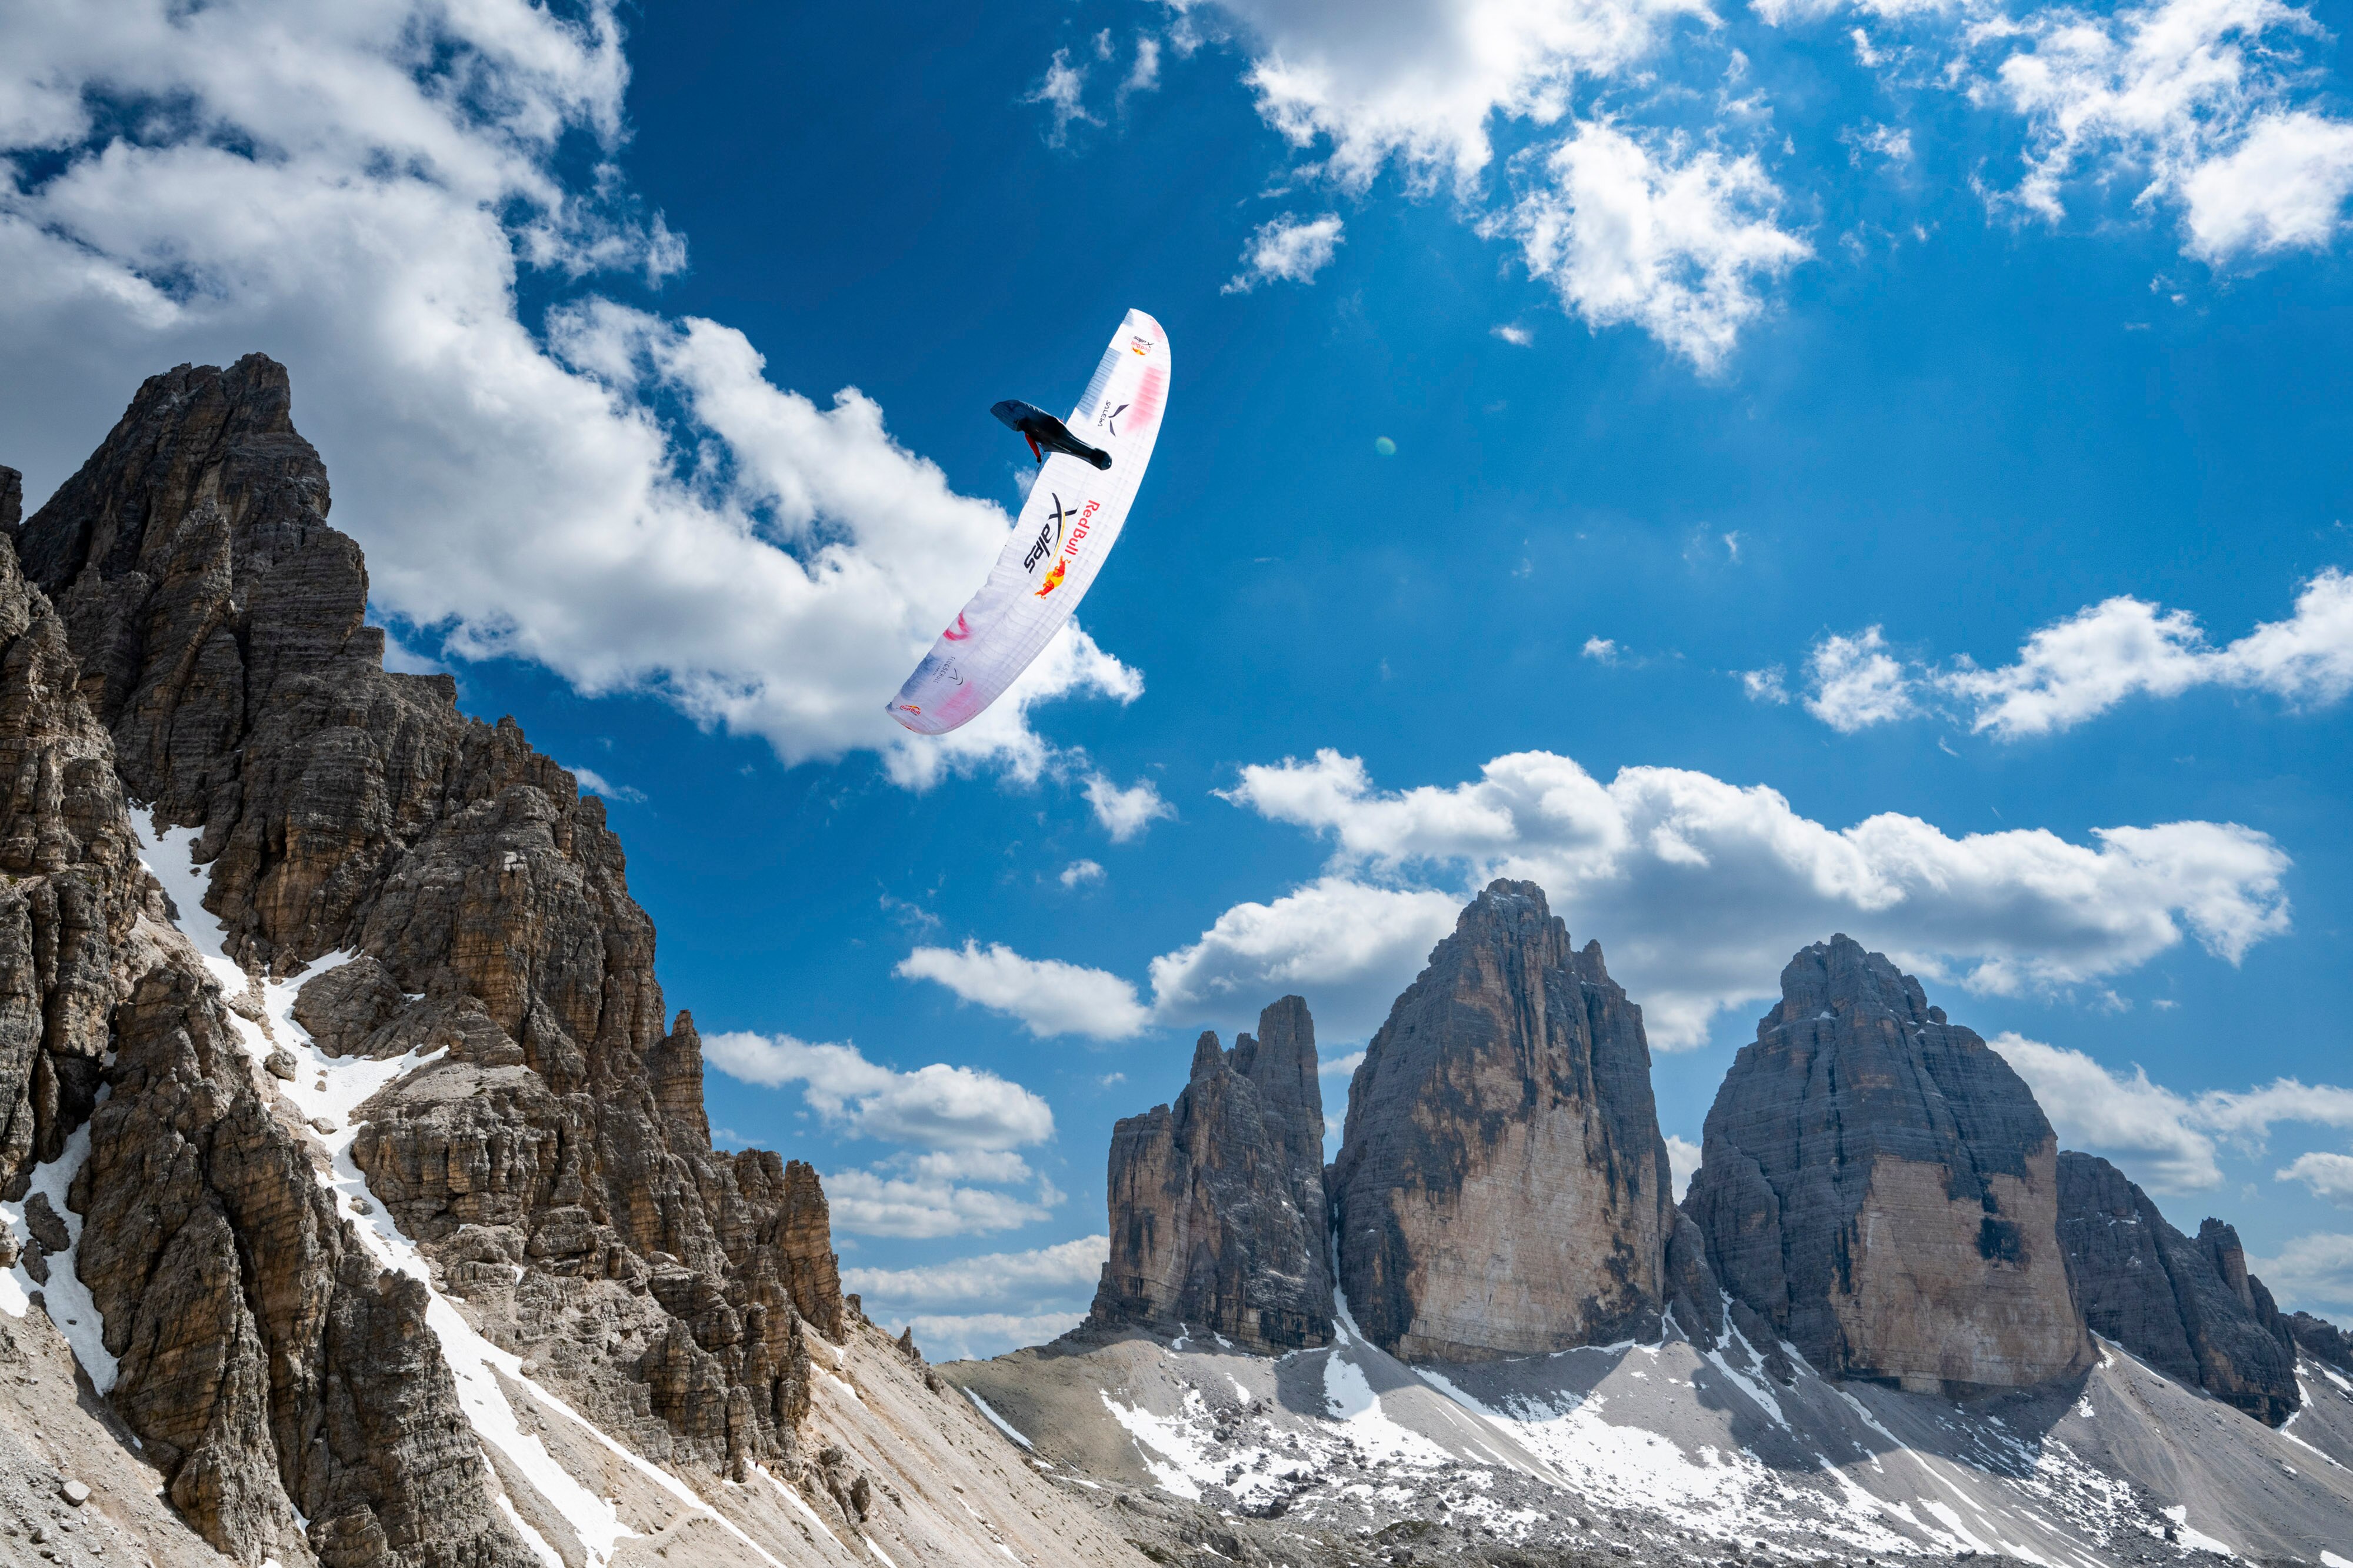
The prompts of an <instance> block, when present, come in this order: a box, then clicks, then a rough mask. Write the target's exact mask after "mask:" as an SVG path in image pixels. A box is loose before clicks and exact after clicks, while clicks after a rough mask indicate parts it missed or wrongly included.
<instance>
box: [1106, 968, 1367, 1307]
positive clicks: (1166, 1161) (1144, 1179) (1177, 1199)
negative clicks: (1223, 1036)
mask: <svg viewBox="0 0 2353 1568" xmlns="http://www.w3.org/2000/svg"><path fill="white" fill-rule="evenodd" d="M1105 1186H1106V1191H1107V1194H1108V1199H1109V1205H1110V1211H1111V1213H1110V1220H1111V1257H1110V1258H1109V1260H1108V1261H1106V1262H1105V1263H1104V1264H1103V1282H1102V1284H1101V1286H1100V1287H1099V1288H1098V1289H1097V1290H1096V1292H1095V1300H1094V1306H1093V1310H1092V1311H1091V1312H1090V1313H1089V1314H1088V1327H1089V1328H1090V1329H1092V1330H1094V1331H1106V1330H1112V1329H1118V1328H1126V1327H1135V1328H1145V1329H1151V1330H1154V1331H1159V1332H1163V1333H1173V1332H1177V1331H1191V1332H1194V1333H1198V1334H1221V1335H1223V1336H1225V1337H1226V1338H1227V1339H1229V1340H1231V1341H1233V1342H1236V1343H1238V1344H1240V1345H1241V1346H1243V1347H1244V1348H1245V1349H1249V1350H1253V1351H1260V1352H1282V1351H1287V1350H1298V1349H1301V1348H1303V1347H1305V1346H1310V1345H1321V1344H1328V1343H1330V1342H1331V1339H1332V1275H1331V1269H1330V1268H1329V1266H1328V1264H1327V1262H1326V1259H1327V1257H1328V1255H1329V1248H1328V1247H1326V1245H1325V1240H1324V1211H1325V1201H1324V1093H1323V1089H1322V1088H1321V1086H1320V1084H1319V1083H1318V1081H1317V1079H1316V1063H1315V1024H1314V1019H1312V1018H1311V1017H1309V1016H1308V1013H1307V1004H1306V1003H1305V1002H1304V1001H1303V1000H1301V999H1300V998H1299V997H1297V996H1285V997H1284V998H1282V1000H1281V1001H1279V1002H1277V1003H1275V1004H1273V1005H1271V1006H1270V1007H1268V1008H1267V1009H1266V1010H1265V1011H1264V1012H1262V1013H1261V1014H1260V1015H1259V1021H1258V1033H1257V1034H1256V1035H1255V1036H1252V1035H1242V1036H1240V1037H1237V1038H1236V1039H1235V1041H1234V1046H1233V1049H1231V1050H1230V1051H1229V1050H1223V1049H1220V1048H1219V1045H1218V1037H1217V1036H1216V1035H1214V1034H1204V1035H1203V1036H1202V1037H1200V1040H1199V1041H1198V1044H1197V1045H1196V1046H1195V1047H1194V1050H1193V1069H1192V1074H1191V1077H1190V1079H1189V1080H1188V1081H1187V1084H1186V1085H1185V1088H1184V1089H1183V1090H1181V1091H1180V1092H1179V1093H1178V1094H1177V1096H1176V1100H1175V1102H1174V1104H1173V1105H1155V1106H1154V1107H1153V1108H1152V1109H1151V1110H1148V1111H1146V1112H1145V1114H1143V1115H1141V1116H1130V1117H1125V1118H1123V1119H1122V1120H1121V1121H1120V1122H1119V1123H1118V1125H1117V1126H1116V1127H1114V1128H1113V1131H1112V1142H1111V1161H1110V1169H1109V1173H1108V1176H1107V1179H1106V1183H1105Z"/></svg>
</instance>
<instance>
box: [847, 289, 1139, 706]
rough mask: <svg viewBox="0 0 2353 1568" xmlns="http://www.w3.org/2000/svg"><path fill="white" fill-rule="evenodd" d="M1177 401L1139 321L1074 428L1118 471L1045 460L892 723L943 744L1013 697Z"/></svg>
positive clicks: (1091, 575)
mask: <svg viewBox="0 0 2353 1568" xmlns="http://www.w3.org/2000/svg"><path fill="white" fill-rule="evenodd" d="M1167 402H1168V337H1167V334H1166V332H1164V331H1161V330H1160V323H1159V322H1157V321H1154V320H1153V319H1152V318H1151V317H1149V316H1147V315H1145V313H1144V312H1143V311H1141V310H1130V311H1129V312H1128V313H1127V319H1126V320H1125V321H1122V322H1121V323H1120V325H1119V331H1116V332H1114V333H1113V334H1112V340H1111V346H1110V347H1109V348H1106V349H1105V350H1104V351H1103V360H1102V363H1099V364H1097V365H1096V366H1095V374H1094V375H1093V376H1092V378H1091V379H1090V380H1089V381H1088V382H1087V389H1086V391H1085V393H1084V394H1083V395H1081V397H1080V398H1079V405H1078V406H1077V407H1076V408H1074V409H1072V410H1071V417H1070V420H1069V422H1068V423H1069V426H1070V428H1069V434H1071V435H1072V436H1075V437H1078V439H1079V442H1081V443H1085V444H1090V445H1092V447H1097V448H1099V449H1100V450H1101V451H1102V452H1103V453H1105V454H1107V455H1108V456H1109V457H1110V458H1111V466H1110V467H1109V468H1096V467H1095V466H1094V465H1093V464H1092V463H1090V462H1088V461H1086V460H1085V459H1083V458H1078V457H1074V456H1071V455H1070V454H1069V453H1066V452H1061V451H1056V452H1054V453H1052V455H1050V456H1049V457H1048V458H1046V461H1045V465H1044V467H1042V468H1039V470H1038V480H1037V483H1036V484H1035V485H1033V486H1032V487H1031V488H1030V490H1029V504H1027V505H1026V506H1024V507H1023V508H1022V509H1021V517H1020V521H1018V522H1017V523H1016V524H1015V525H1014V529H1013V535H1012V537H1011V538H1010V539H1008V540H1007V541H1006V542H1005V549H1004V551H1003V552H1001V553H1000V554H999V555H998V556H997V565H996V566H995V567H994V568H993V569H992V570H991V571H990V572H989V574H988V581H987V582H986V583H983V584H981V585H980V592H978V593H977V594H975V595H973V596H972V599H971V602H970V603H968V604H966V605H965V607H964V613H963V614H961V615H959V616H956V618H955V620H954V621H953V622H951V623H950V624H949V626H948V628H947V630H945V631H944V632H942V633H941V634H940V636H939V640H938V641H937V642H934V644H933V645H932V651H931V652H930V653H928V654H926V655H924V657H923V663H921V664H919V665H917V666H916V667H915V673H914V674H913V675H911V676H909V677H907V683H906V684H905V685H904V686H902V687H901V688H899V695H898V696H896V697H894V698H892V700H891V704H890V707H891V717H892V718H893V719H896V720H897V721H899V722H900V723H902V724H904V725H905V726H906V727H907V728H908V729H910V730H913V731H917V732H919V733H922V734H926V735H940V734H944V733H946V732H947V731H950V730H953V729H955V728H956V727H957V726H958V725H961V724H964V723H966V722H968V721H971V720H972V719H973V718H974V717H976V715H978V714H979V713H980V712H981V711H982V710H984V709H986V708H987V706H988V705H989V704H990V703H992V702H994V701H996V700H997V698H999V697H1000V696H1002V695H1004V693H1005V689H1006V688H1008V687H1009V686H1011V685H1012V684H1013V682H1014V680H1015V679H1016V678H1017V677H1018V676H1019V675H1020V673H1021V672H1022V671H1023V670H1025V669H1027V668H1029V662H1030V660H1032V659H1034V658H1037V657H1038V655H1039V653H1041V652H1042V651H1044V649H1045V647H1046V644H1047V643H1048V642H1049V641H1050V640H1051V639H1052V637H1053V636H1054V634H1055V633H1056V632H1059V631H1060V630H1061V629H1062V626H1063V623H1064V622H1066V621H1068V620H1069V619H1070V618H1071V612H1072V611H1073V610H1075V609H1077V608H1078V607H1079V601H1080V600H1081V599H1083V598H1085V597H1086V596H1087V590H1088V589H1089V588H1090V587H1092V585H1093V584H1094V580H1095V574H1096V573H1097V572H1100V571H1101V570H1103V558H1104V557H1105V556H1107V555H1109V554H1110V553H1111V547H1112V546H1113V544H1114V543H1116V542H1118V541H1119V531H1120V529H1121V527H1122V526H1123V525H1124V524H1125V522H1126V521H1127V509H1128V507H1129V505H1130V504H1131V503H1133V502H1134V500H1135V488H1136V486H1137V485H1138V484H1140V483H1141V482H1142V481H1143V479H1144V470H1145V466H1146V465H1147V464H1149V463H1150V462H1151V461H1152V446H1153V443H1154V442H1155V441H1156V440H1158V439H1159V437H1160V415H1161V411H1162V410H1163V409H1164V408H1165V407H1166V405H1167ZM1015 406H1017V407H1018V406H1020V405H1015Z"/></svg>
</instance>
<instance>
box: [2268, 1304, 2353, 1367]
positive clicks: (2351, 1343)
mask: <svg viewBox="0 0 2353 1568" xmlns="http://www.w3.org/2000/svg"><path fill="white" fill-rule="evenodd" d="M2283 1321H2284V1322H2285V1323H2286V1324H2287V1331H2288V1337H2289V1338H2291V1339H2293V1340H2294V1341H2295V1342H2296V1344H2297V1345H2298V1346H2300V1347H2302V1349H2303V1351H2304V1352H2305V1353H2306V1355H2309V1356H2311V1357H2313V1358H2314V1359H2315V1360H2317V1361H2325V1362H2327V1363H2328V1364H2329V1365H2331V1366H2333V1367H2335V1368H2336V1369H2337V1371H2339V1372H2341V1373H2348V1374H2353V1334H2348V1333H2347V1332H2346V1331H2344V1330H2343V1329H2340V1328H2338V1327H2337V1325H2336V1324H2335V1323H2332V1322H2330V1321H2328V1320H2327V1319H2326V1318H2316V1317H2314V1316H2313V1315H2312V1314H2311V1313H2310V1312H2290V1313H2288V1314H2287V1316H2286V1317H2285V1318H2284V1320H2283Z"/></svg>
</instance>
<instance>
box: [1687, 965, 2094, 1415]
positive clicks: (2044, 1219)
mask: <svg viewBox="0 0 2353 1568" xmlns="http://www.w3.org/2000/svg"><path fill="white" fill-rule="evenodd" d="M1701 1158H1702V1163H1701V1167H1700V1170H1699V1172H1698V1173H1697V1174H1695V1175H1694V1177H1693V1179H1692V1184H1691V1189H1690V1191H1689V1193H1688V1194H1686V1195H1685V1197H1684V1200H1683V1207H1684V1210H1685V1212H1686V1213H1688V1214H1690V1215H1692V1217H1693V1218H1694V1220H1695V1221H1696V1222H1697V1223H1698V1225H1699V1227H1700V1230H1701V1232H1702V1233H1703V1235H1704V1237H1705V1238H1706V1241H1707V1247H1708V1258H1709V1262H1710V1264H1711V1265H1712V1266H1713V1267H1714V1268H1715V1273H1716V1275H1717V1277H1718V1278H1719V1279H1721V1280H1722V1281H1723V1283H1724V1286H1725V1289H1726V1290H1728V1291H1729V1292H1730V1293H1731V1294H1732V1296H1733V1297H1734V1298H1735V1300H1737V1301H1739V1302H1741V1303H1743V1304H1745V1305H1746V1307H1748V1308H1749V1309H1750V1310H1754V1311H1756V1312H1757V1313H1759V1314H1761V1315H1762V1316H1763V1317H1764V1318H1765V1319H1766V1320H1767V1321H1768V1322H1769V1323H1770V1324H1771V1326H1772V1329H1773V1331H1775V1332H1776V1333H1778V1334H1780V1335H1782V1336H1783V1337H1786V1338H1787V1339H1788V1340H1789V1341H1790V1342H1792V1343H1794V1344H1795V1345H1796V1346H1797V1347H1798V1349H1799V1351H1801V1352H1804V1354H1805V1355H1806V1357H1807V1358H1808V1359H1809V1360H1810V1361H1811V1362H1812V1363H1814V1364H1815V1365H1816V1366H1818V1367H1821V1368H1824V1369H1825V1370H1828V1371H1831V1372H1833V1373H1837V1374H1839V1375H1854V1376H1867V1377H1880V1378H1886V1379H1890V1380H1893V1381H1897V1382H1901V1383H1903V1384H1906V1385H1907V1386H1925V1387H1933V1386H1939V1385H1942V1384H1971V1385H1995V1386H2002V1387H2012V1386H2020V1385H2024V1384H2035V1383H2040V1382H2042V1381H2044V1380H2046V1379H2048V1378H2051V1377H2054V1376H2058V1375H2062V1374H2064V1373H2069V1372H2072V1371H2075V1370H2079V1369H2080V1368H2081V1367H2083V1366H2084V1365H2085V1364H2087V1363H2088V1361H2089V1358H2090V1356H2091V1354H2092V1349H2091V1341H2090V1339H2089V1338H2088V1336H2087V1335H2086V1334H2085V1332H2084V1322H2083V1319H2082V1317H2081V1315H2080V1314H2079V1313H2078V1312H2077V1311H2076V1310H2075V1307H2074V1304H2073V1299H2072V1297H2071V1296H2070V1294H2069V1290H2068V1284H2067V1276H2066V1268H2065V1262H2064V1259H2063V1256H2062V1254H2061V1249H2060V1247H2059V1244H2058V1235H2057V1224H2058V1172H2057V1160H2058V1142H2057V1140H2056V1138H2055V1137H2054V1136H2053V1135H2052V1131H2051V1124H2050V1122H2049V1121H2047V1120H2046V1119H2045V1118H2044V1117H2043V1114H2042V1109H2041V1108H2040V1107H2039V1106H2037V1105H2036V1104H2035V1102H2034V1096H2033V1094H2032V1093H2031V1091H2030V1090H2029V1089H2027V1087H2026V1084H2025V1082H2024V1080H2023V1079H2020V1078H2019V1076H2018V1075H2017V1073H2015V1072H2014V1071H2012V1070H2011V1069H2010V1065H2009V1064H2008V1063H2007V1062H2005V1061H2003V1060H2002V1059H2001V1058H2000V1056H1998V1055H1996V1054H1995V1053H1994V1052H1993V1051H1992V1050H1991V1049H1989V1047H1987V1045H1986V1043H1985V1042H1984V1041H1983V1040H1981V1039H1979V1038H1978V1037H1977V1036H1976V1035H1975V1034H1974V1033H1972V1032H1971V1031H1969V1030H1968V1029H1966V1028H1962V1027H1960V1026H1957V1025H1954V1024H1951V1023H1948V1022H1947V1020H1946V1018H1945V1015H1944V1013H1943V1010H1942V1009H1940V1008H1936V1007H1931V1006H1930V1005H1928V1002H1927V997H1926V994H1925V993H1924V992H1923V991H1922V989H1921V987H1920V984H1919V983H1918V982H1917V981H1916V980H1915V979H1913V978H1912V977H1911V976H1909V975H1907V974H1905V973H1902V972H1901V971H1900V970H1898V969H1897V968H1896V967H1895V965H1894V963H1892V962H1891V961H1890V960H1889V959H1888V958H1887V957H1886V956H1885V955H1884V954H1882V953H1876V952H1867V951H1866V950H1865V949H1864V948H1863V947H1862V945H1861V944H1860V943H1858V942H1854V941H1853V940H1852V938H1849V937H1846V936H1843V935H1841V936H1834V937H1832V938H1831V940H1830V941H1829V942H1817V943H1815V944H1813V945H1812V946H1810V947H1807V948H1802V949H1800V950H1799V952H1797V954H1796V955H1795V956H1793V957H1792V958H1791V959H1790V961H1789V963H1788V966H1787V967H1786V968H1785V969H1783V971H1782V973H1781V1000H1780V1001H1779V1003H1778V1004H1777V1005H1775V1006H1774V1007H1773V1009H1772V1010H1771V1011H1770V1012H1768V1013H1767V1014H1766V1015H1765V1016H1764V1017H1763V1018H1762V1019H1760V1020H1759V1021H1758V1023H1757V1040H1756V1042H1755V1043H1754V1044H1752V1045H1748V1046H1744V1047H1741V1050H1740V1053H1739V1055H1738V1057H1737V1058H1736V1059H1735V1060H1734V1062H1733V1066H1732V1070H1731V1071H1730V1072H1729V1073H1728V1074H1727V1075H1726V1076H1725V1080H1724V1083H1723V1086H1722V1087H1721V1088H1720V1089H1718V1090H1717V1093H1716V1098H1715V1105H1714V1107H1713V1108H1712V1109H1711V1110H1709V1111H1708V1115H1707V1122H1706V1133H1705V1142H1704V1146H1703V1149H1702V1155H1701Z"/></svg>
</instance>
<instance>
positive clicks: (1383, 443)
mask: <svg viewBox="0 0 2353 1568" xmlns="http://www.w3.org/2000/svg"><path fill="white" fill-rule="evenodd" d="M1373 450H1374V451H1376V452H1378V453H1379V454H1380V455H1381V456H1382V457H1384V458H1394V457H1396V456H1397V443H1396V442H1395V441H1392V440H1390V439H1389V438H1388V437H1386V436H1381V437H1376V438H1375V439H1374V441H1373Z"/></svg>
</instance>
